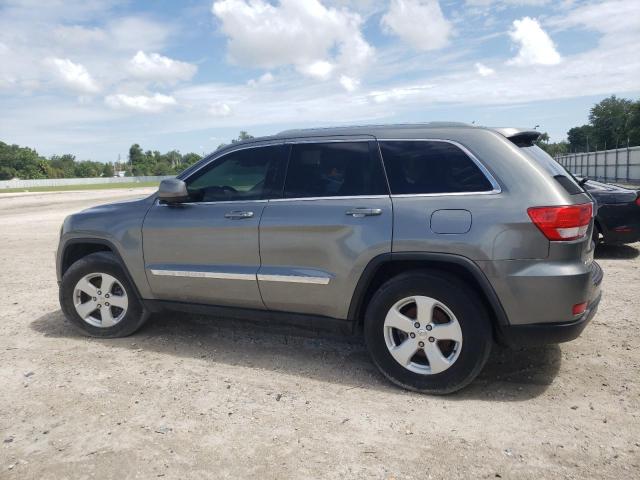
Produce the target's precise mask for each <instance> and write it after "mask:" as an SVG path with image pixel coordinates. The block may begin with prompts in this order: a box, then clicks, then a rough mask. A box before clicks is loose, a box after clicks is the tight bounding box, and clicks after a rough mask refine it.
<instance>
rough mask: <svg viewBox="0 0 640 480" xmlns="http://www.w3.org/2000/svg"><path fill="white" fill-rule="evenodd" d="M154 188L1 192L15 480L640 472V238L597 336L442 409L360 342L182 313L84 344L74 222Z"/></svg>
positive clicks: (502, 374)
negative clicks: (69, 244) (64, 230)
mask: <svg viewBox="0 0 640 480" xmlns="http://www.w3.org/2000/svg"><path fill="white" fill-rule="evenodd" d="M142 193H144V192H142ZM139 194H140V192H135V191H129V192H122V191H101V192H100V191H86V192H75V193H69V192H65V193H57V194H40V195H29V196H17V197H13V198H0V225H1V226H2V227H1V228H0V245H2V247H1V248H0V262H2V263H1V264H2V269H1V270H0V291H2V295H1V296H0V478H2V479H5V478H7V479H10V478H20V479H24V478H33V479H45V478H118V479H119V480H121V479H127V478H144V479H148V478H157V477H160V478H250V477H255V478H261V479H262V478H265V479H270V478H274V479H275V478H278V479H287V478H320V477H323V478H335V479H342V478H376V479H391V478H395V479H404V478H410V479H425V478H445V477H446V478H460V477H462V478H496V477H498V475H499V476H500V477H502V478H517V479H522V478H532V479H539V478H615V479H620V478H634V477H635V478H638V477H639V476H640V418H639V415H640V413H639V412H640V408H639V407H640V395H639V394H640V388H639V383H640V374H639V367H640V325H639V322H640V294H639V293H638V292H639V291H640V290H639V289H640V282H639V280H640V257H639V256H638V254H639V248H640V245H638V244H635V245H633V246H628V247H619V248H611V247H609V248H607V247H605V248H602V249H600V250H599V251H598V254H597V256H598V257H599V261H600V263H601V264H602V266H603V268H604V270H605V274H606V277H605V283H604V289H605V297H604V300H603V302H602V304H601V310H600V313H599V315H598V316H597V317H596V319H595V320H594V322H593V323H592V325H590V326H589V328H587V330H586V331H585V333H584V334H583V336H582V337H581V338H580V339H578V340H577V341H575V342H572V343H569V344H565V345H562V346H549V347H545V348H537V349H529V350H521V351H509V350H503V349H495V350H494V353H493V354H492V357H491V359H490V361H489V364H488V365H487V368H486V369H485V371H484V372H483V373H482V375H481V376H480V378H478V379H477V380H476V381H475V382H474V383H473V384H472V385H471V386H469V387H468V388H467V389H465V390H464V391H462V392H460V393H459V394H456V395H452V396H448V397H440V398H438V397H429V396H424V395H418V394H414V393H409V392H405V391H402V390H399V389H397V388H395V387H393V386H391V385H389V384H388V383H387V382H386V381H385V380H384V379H383V378H382V377H381V375H379V374H378V372H377V371H376V369H375V368H374V367H373V365H372V364H371V363H370V361H369V359H368V357H367V355H366V352H365V350H364V348H363V346H362V344H361V343H360V342H358V341H356V340H345V339H338V338H329V339H327V338H323V337H319V336H316V335H314V334H313V333H306V334H305V335H291V334H290V333H289V332H287V331H286V330H284V329H282V328H281V327H278V328H275V329H266V328H265V327H264V326H259V325H252V324H240V325H238V324H235V323H234V322H229V321H224V320H216V319H213V320H212V319H202V318H194V317H187V316H183V315H177V314H176V315H172V314H168V315H163V316H157V317H154V318H152V321H150V322H149V324H148V325H147V326H146V327H145V328H144V329H143V330H142V331H141V332H139V333H138V334H137V335H135V336H133V337H130V338H126V339H117V340H106V341H98V340H93V339H87V338H84V337H81V336H79V335H77V334H76V333H75V332H74V331H73V330H72V329H71V328H70V327H69V325H68V324H67V323H65V321H64V319H63V316H62V315H61V313H60V310H59V307H58V302H57V285H56V281H55V274H54V262H53V251H54V249H55V247H56V242H57V237H58V232H59V228H60V224H61V222H62V219H63V218H64V216H65V215H67V214H69V213H71V212H73V211H77V210H79V209H81V208H85V207H88V206H90V205H94V204H98V203H101V202H108V201H112V200H115V199H124V198H127V197H130V196H132V195H139ZM541 301H544V299H541Z"/></svg>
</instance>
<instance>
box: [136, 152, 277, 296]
mask: <svg viewBox="0 0 640 480" xmlns="http://www.w3.org/2000/svg"><path fill="white" fill-rule="evenodd" d="M283 149H284V146H283V145H282V144H280V145H268V146H259V147H251V148H241V149H238V150H235V151H232V152H230V153H227V154H224V155H223V156H221V157H219V158H217V159H215V160H214V161H213V162H211V163H209V164H208V165H207V166H205V167H203V168H202V169H200V170H197V171H195V172H194V173H192V174H190V176H189V177H188V178H187V179H185V182H186V184H187V188H188V190H189V193H190V201H189V202H186V203H182V204H179V205H166V204H162V203H159V202H156V204H154V205H153V206H152V207H151V209H150V210H149V213H148V214H147V216H146V218H145V221H144V225H143V245H144V260H145V268H146V273H147V278H148V280H149V285H150V286H151V290H152V292H153V295H154V297H155V298H156V299H159V300H172V301H183V302H192V303H201V304H210V305H222V306H234V307H244V308H256V309H264V304H263V302H262V299H261V297H260V292H259V290H258V283H257V278H256V274H257V272H258V268H259V267H260V254H259V244H258V225H259V223H260V217H261V216H262V212H263V210H264V208H265V206H266V205H267V200H268V199H269V198H271V197H272V196H273V194H274V192H277V194H278V195H280V194H281V192H282V175H281V172H282V166H283V165H282V161H283V156H282V153H283Z"/></svg>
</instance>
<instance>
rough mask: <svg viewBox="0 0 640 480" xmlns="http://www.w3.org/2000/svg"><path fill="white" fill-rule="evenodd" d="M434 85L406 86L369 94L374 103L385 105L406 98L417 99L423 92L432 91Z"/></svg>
mask: <svg viewBox="0 0 640 480" xmlns="http://www.w3.org/2000/svg"><path fill="white" fill-rule="evenodd" d="M433 87H434V85H408V86H404V87H392V88H388V89H386V90H376V91H373V92H371V93H369V98H371V99H372V100H373V101H374V102H375V103H387V102H391V101H401V100H404V99H406V98H408V97H419V96H421V95H424V94H425V92H427V91H429V90H433Z"/></svg>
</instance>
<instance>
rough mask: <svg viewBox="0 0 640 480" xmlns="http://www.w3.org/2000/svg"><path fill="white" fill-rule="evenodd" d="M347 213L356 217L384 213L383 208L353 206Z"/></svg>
mask: <svg viewBox="0 0 640 480" xmlns="http://www.w3.org/2000/svg"><path fill="white" fill-rule="evenodd" d="M345 213H346V214H347V215H351V216H352V217H355V218H362V217H375V216H377V215H382V209H381V208H352V209H351V210H347V211H346V212H345Z"/></svg>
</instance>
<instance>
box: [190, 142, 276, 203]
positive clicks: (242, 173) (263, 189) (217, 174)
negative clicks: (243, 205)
mask: <svg viewBox="0 0 640 480" xmlns="http://www.w3.org/2000/svg"><path fill="white" fill-rule="evenodd" d="M281 152H282V146H280V145H274V146H266V147H257V148H247V149H244V150H238V151H235V152H231V153H229V154H227V155H225V156H223V157H221V158H219V159H217V160H214V161H213V162H212V163H211V164H210V165H209V166H208V167H205V168H204V169H203V170H201V171H200V172H198V173H196V174H195V175H194V176H192V177H191V178H189V180H188V181H187V189H188V191H189V195H190V197H191V199H192V201H194V202H216V201H240V200H261V199H265V198H271V197H272V196H273V195H274V194H275V192H273V189H272V184H273V179H274V177H275V175H276V171H277V169H278V162H279V161H280V158H281Z"/></svg>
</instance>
